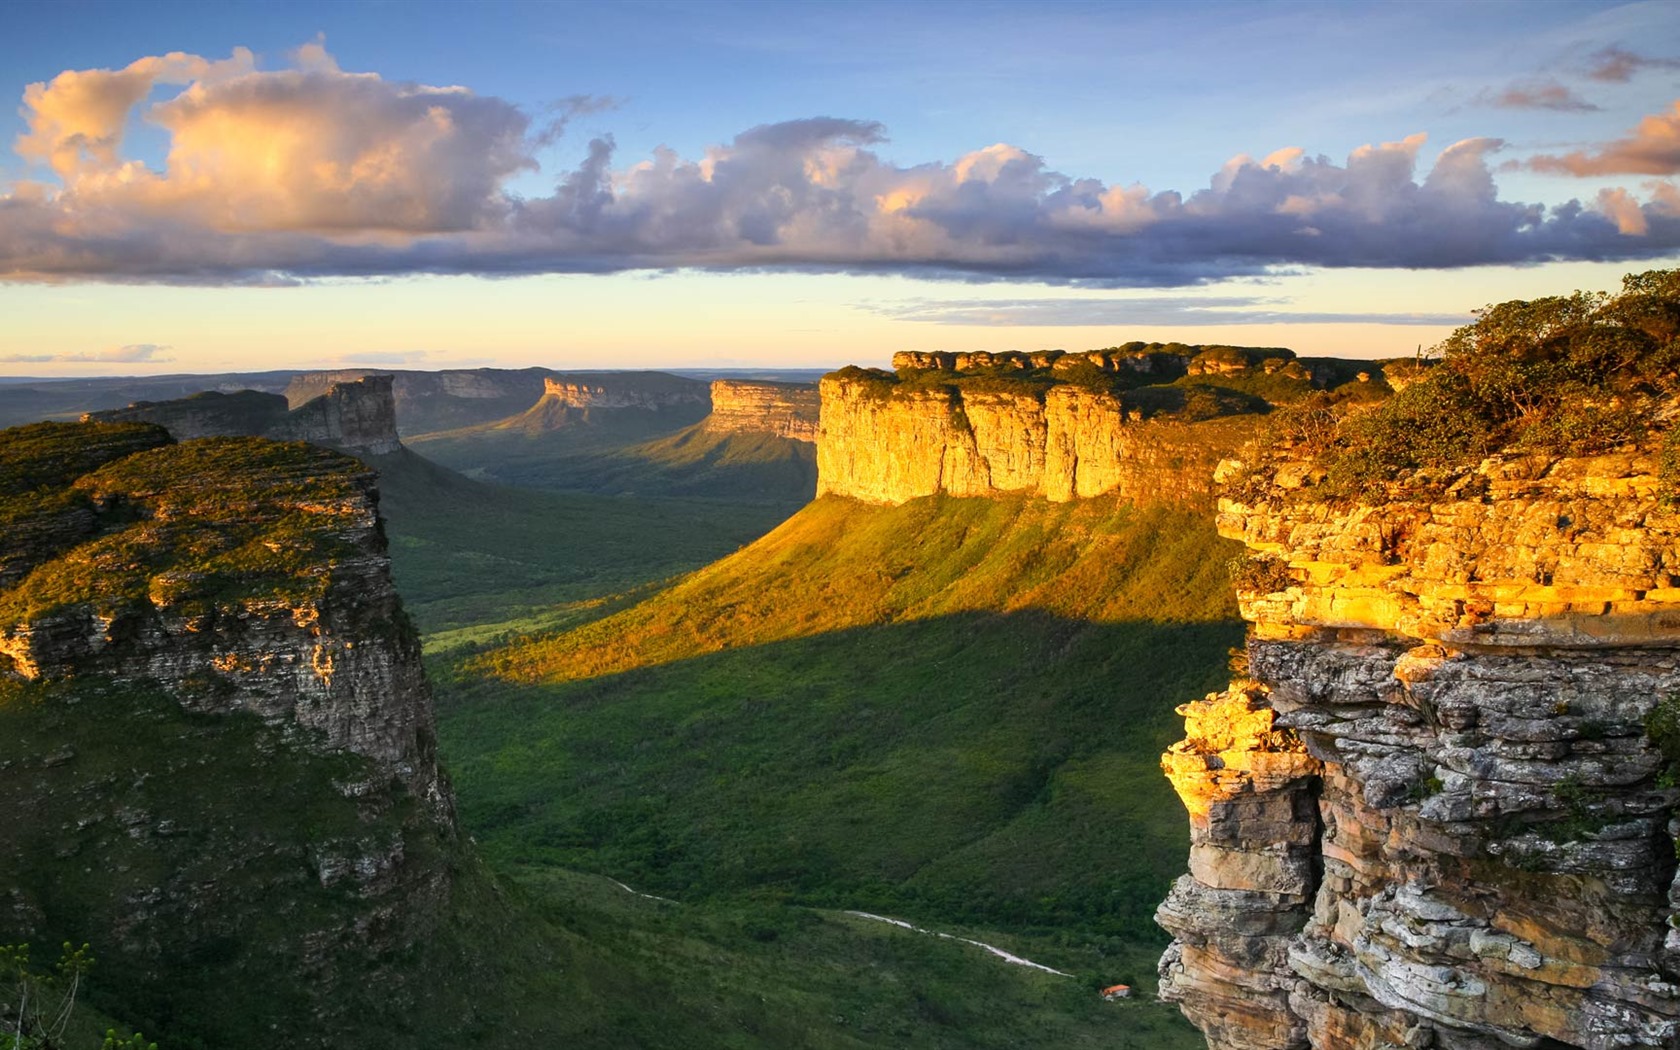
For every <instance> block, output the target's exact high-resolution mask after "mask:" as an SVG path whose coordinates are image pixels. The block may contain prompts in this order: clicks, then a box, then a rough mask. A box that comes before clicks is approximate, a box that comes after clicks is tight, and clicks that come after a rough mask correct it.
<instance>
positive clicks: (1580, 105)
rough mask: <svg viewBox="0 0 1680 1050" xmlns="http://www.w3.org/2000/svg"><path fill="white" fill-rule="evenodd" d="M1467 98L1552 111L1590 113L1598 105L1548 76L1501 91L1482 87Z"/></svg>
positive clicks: (1504, 106) (1474, 101) (1479, 102)
mask: <svg viewBox="0 0 1680 1050" xmlns="http://www.w3.org/2000/svg"><path fill="white" fill-rule="evenodd" d="M1471 102H1472V104H1474V105H1482V106H1492V107H1494V108H1495V109H1546V110H1551V111H1553V112H1556V113H1590V112H1595V111H1597V110H1598V109H1599V108H1600V107H1598V106H1595V105H1593V104H1592V103H1591V102H1588V101H1587V100H1586V99H1584V98H1582V97H1581V96H1579V95H1577V94H1576V93H1575V92H1574V90H1573V89H1571V88H1568V87H1566V86H1564V85H1563V84H1560V83H1558V82H1557V81H1555V80H1551V79H1546V80H1531V81H1523V82H1520V83H1516V84H1511V85H1509V86H1507V87H1506V88H1505V89H1504V90H1502V91H1494V90H1493V89H1491V88H1489V89H1485V90H1483V91H1481V92H1480V93H1479V94H1477V95H1476V97H1475V98H1474V99H1472V100H1471Z"/></svg>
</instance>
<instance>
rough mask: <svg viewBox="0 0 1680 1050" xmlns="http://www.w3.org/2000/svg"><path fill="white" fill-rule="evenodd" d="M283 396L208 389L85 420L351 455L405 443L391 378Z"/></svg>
mask: <svg viewBox="0 0 1680 1050" xmlns="http://www.w3.org/2000/svg"><path fill="white" fill-rule="evenodd" d="M287 404H288V402H287V400H286V398H285V397H283V396H281V395H279V394H264V393H260V392H258V391H255V390H242V391H239V392H238V393H234V394H222V393H217V392H214V391H207V392H205V393H202V394H194V395H193V396H192V397H184V398H179V399H177V400H174V401H137V402H135V403H134V404H132V405H129V406H128V407H127V408H116V409H110V410H107V411H103V412H89V413H86V414H84V415H83V416H82V421H83V422H93V423H155V424H157V425H158V426H161V427H163V428H164V429H165V430H167V431H169V434H170V436H171V437H173V438H175V440H177V441H188V440H191V439H193V438H201V437H267V438H273V439H275V440H278V441H308V442H310V443H312V444H316V445H326V446H328V447H329V448H336V449H338V450H340V451H342V452H349V453H351V454H352V455H375V456H378V455H386V454H389V453H392V452H395V451H397V450H398V449H399V448H401V447H402V442H401V440H400V439H399V438H398V437H397V411H396V402H395V400H394V398H393V396H392V389H391V377H390V376H388V375H381V376H366V377H363V378H361V379H356V380H352V381H343V382H335V383H333V384H331V385H330V386H328V387H327V389H326V392H325V393H323V394H321V395H320V396H318V397H315V398H312V399H311V400H309V401H307V402H305V403H303V404H302V405H300V406H299V407H297V408H295V409H291V410H290V411H288V410H287Z"/></svg>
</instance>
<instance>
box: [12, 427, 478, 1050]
mask: <svg viewBox="0 0 1680 1050" xmlns="http://www.w3.org/2000/svg"><path fill="white" fill-rule="evenodd" d="M0 465H3V466H0V524H3V525H4V527H3V528H0V565H3V566H4V575H3V576H0V770H6V771H7V772H6V775H5V776H4V777H0V810H3V811H4V812H5V813H7V814H8V816H7V819H6V820H5V821H3V822H0V943H16V942H19V941H32V942H35V943H57V942H58V941H60V940H73V941H75V942H76V943H81V942H82V941H88V942H91V943H93V944H95V945H96V946H97V947H96V951H97V952H98V954H99V956H100V959H101V962H100V966H99V971H100V973H99V976H98V977H97V978H96V996H95V997H96V1001H97V1002H98V1003H99V1004H100V1005H101V1007H102V1008H103V1009H106V1010H108V1011H111V1012H113V1013H115V1014H117V1015H118V1016H122V1017H124V1018H125V1019H128V1020H130V1021H131V1022H132V1023H135V1024H138V1025H143V1026H144V1030H146V1031H148V1032H155V1033H156V1034H158V1035H160V1036H162V1035H166V1034H169V1033H173V1036H172V1038H176V1039H187V1040H198V1041H200V1043H202V1045H237V1044H238V1042H239V1041H240V1038H241V1036H240V1033H242V1032H248V1031H250V1030H252V1029H253V1028H255V1029H258V1030H262V1029H266V1028H268V1026H269V1025H270V1024H273V1025H280V1024H284V1025H285V1026H286V1029H287V1031H288V1039H290V1040H295V1041H296V1042H297V1043H298V1045H302V1046H328V1045H345V1043H344V1041H343V1040H345V1039H348V1040H349V1041H350V1042H351V1043H354V1044H357V1045H376V1043H377V1042H378V1040H379V1033H382V1032H389V1031H390V1027H389V1026H390V1025H392V1024H393V1023H399V1022H396V1017H397V1015H398V1014H400V1013H401V1012H402V1011H403V1010H405V1009H411V1008H413V1006H414V1005H415V1001H416V996H417V995H419V994H421V990H420V988H419V987H418V986H417V985H416V983H415V977H416V974H415V973H414V972H413V971H412V970H411V969H406V967H409V966H410V963H409V962H405V961H404V960H405V959H408V958H410V957H409V956H405V954H404V953H407V952H410V951H411V950H415V949H416V946H417V945H421V944H423V943H424V942H425V939H426V938H427V937H428V936H430V934H431V932H432V931H433V930H435V929H436V928H437V927H438V925H439V923H441V922H442V921H443V920H444V915H445V907H446V905H447V904H448V902H449V899H450V896H451V893H452V888H451V887H452V875H451V871H452V867H451V866H452V864H454V863H456V861H455V860H451V858H457V854H458V852H459V849H460V845H459V843H458V841H457V834H456V831H455V825H454V816H453V804H452V801H451V797H450V794H449V791H448V788H447V785H446V784H445V783H444V781H443V780H442V778H441V777H440V775H439V772H438V767H437V761H436V754H435V745H434V739H435V731H434V727H433V721H432V710H431V696H430V692H429V689H428V686H427V684H426V681H425V678H424V675H423V672H422V669H421V664H420V650H419V643H418V638H417V636H416V635H415V633H414V631H413V629H412V627H410V626H409V624H408V622H407V619H406V617H405V616H404V615H403V613H402V609H401V605H400V602H399V601H398V598H397V595H396V593H395V590H394V588H393V587H392V583H391V579H390V573H389V563H388V560H387V558H386V553H385V542H384V537H383V533H382V530H381V528H380V525H379V520H378V516H377V513H376V511H377V507H376V500H375V493H374V488H373V475H372V474H371V473H370V472H369V471H368V470H367V469H366V468H365V467H363V466H362V465H361V464H360V463H358V462H357V461H355V460H353V459H350V458H348V457H346V456H343V455H340V454H338V453H335V452H331V451H328V450H325V449H320V448H315V447H312V446H308V445H303V444H295V443H292V444H283V443H277V442H272V441H266V440H263V439H259V438H209V439H204V440H201V441H193V442H189V443H185V444H175V443H173V442H172V441H171V440H170V439H169V437H168V435H167V434H166V433H165V432H164V431H163V430H162V429H161V428H158V427H155V426H144V425H136V424H99V423H83V424H40V425H38V426H34V427H27V428H19V429H17V430H11V431H3V432H0ZM457 859H458V858H457ZM405 1004H406V1005H405ZM370 1040H371V1041H370Z"/></svg>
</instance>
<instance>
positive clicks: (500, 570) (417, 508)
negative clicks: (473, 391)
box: [370, 452, 790, 648]
mask: <svg viewBox="0 0 1680 1050" xmlns="http://www.w3.org/2000/svg"><path fill="white" fill-rule="evenodd" d="M370 462H372V463H373V464H374V466H376V467H377V468H378V470H379V472H380V482H379V487H380V511H381V513H382V514H384V516H385V518H386V528H387V531H388V533H389V537H390V541H391V562H392V572H393V575H394V576H395V577H396V580H397V586H398V589H399V590H400V591H401V592H402V595H403V599H404V604H405V606H406V607H407V609H408V610H409V612H410V614H411V615H413V616H414V619H415V622H416V623H417V624H418V625H419V627H420V630H421V632H422V634H423V635H425V637H426V642H427V645H428V647H429V648H448V647H450V646H452V645H457V644H461V643H463V642H474V641H483V640H486V639H489V638H493V637H496V636H498V635H501V634H505V633H507V632H509V631H512V630H525V631H529V630H535V629H537V628H539V627H551V626H554V625H556V624H562V623H567V622H572V621H575V620H577V619H580V618H588V617H591V616H594V615H599V612H600V609H601V604H602V603H603V602H604V601H608V600H610V599H611V598H612V597H613V596H615V595H618V594H621V593H623V592H630V591H635V590H636V589H637V588H642V587H645V586H647V585H649V584H652V583H656V582H658V581H662V580H666V579H669V578H670V577H673V576H676V575H678V574H680V573H683V572H687V571H690V570H692V569H694V568H697V567H699V566H701V565H704V564H706V563H707V562H710V561H713V560H715V559H717V558H720V557H723V556H724V555H726V554H729V553H732V552H734V551H735V550H737V549H739V548H740V547H742V546H744V545H746V544H748V543H751V542H752V541H753V540H754V539H756V538H757V537H759V536H760V535H762V534H764V533H765V532H767V531H768V530H769V529H771V528H773V527H774V526H775V525H776V524H777V523H778V522H780V521H781V520H782V519H783V518H785V517H786V516H787V515H788V513H790V511H789V510H788V509H786V508H782V507H777V506H765V505H737V504H730V503H724V502H719V501H704V500H655V499H637V500H631V499H619V498H612V497H605V496H590V495H582V494H571V493H567V494H561V493H551V492H538V491H533V490H530V489H515V488H507V487H503V486H499V485H488V484H484V483H482V482H475V481H471V480H468V479H467V478H464V477H462V476H461V475H460V474H457V473H455V472H454V471H452V470H448V469H445V468H442V467H439V466H438V465H437V464H434V463H431V462H428V461H427V460H426V459H424V458H422V457H421V456H418V455H415V454H413V453H411V452H400V453H397V454H396V455H392V456H382V457H376V458H374V459H373V460H371V461H370Z"/></svg>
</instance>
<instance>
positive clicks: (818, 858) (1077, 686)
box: [440, 499, 1241, 1045]
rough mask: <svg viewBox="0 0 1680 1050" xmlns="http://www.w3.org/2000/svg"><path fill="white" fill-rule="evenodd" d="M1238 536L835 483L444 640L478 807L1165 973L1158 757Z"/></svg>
mask: <svg viewBox="0 0 1680 1050" xmlns="http://www.w3.org/2000/svg"><path fill="white" fill-rule="evenodd" d="M1225 546H1226V545H1225V544H1224V543H1223V542H1222V541H1219V540H1217V539H1216V538H1215V537H1214V536H1213V533H1212V529H1211V527H1210V526H1209V525H1208V524H1207V523H1205V522H1199V521H1197V520H1195V519H1194V518H1193V517H1191V516H1190V515H1187V514H1183V513H1178V512H1171V511H1166V510H1160V509H1156V510H1148V511H1144V510H1136V509H1132V508H1127V507H1124V506H1121V505H1117V504H1116V503H1114V502H1113V501H1110V500H1091V501H1081V502H1079V503H1073V504H1062V505H1055V504H1047V503H1044V502H1042V501H1035V500H1025V499H1021V500H951V499H930V500H920V501H915V502H913V503H910V504H906V505H904V506H902V507H895V508H877V507H868V506H864V505H860V504H857V503H853V502H851V501H846V500H821V501H818V502H817V503H815V504H813V505H812V506H811V507H809V508H807V509H806V510H805V511H803V512H801V513H800V514H799V515H798V516H796V517H795V518H794V519H792V520H791V521H789V522H788V523H787V524H785V525H783V526H782V527H781V528H779V529H778V530H777V531H776V532H774V533H772V534H771V535H770V536H768V537H766V538H765V539H763V540H761V541H760V542H759V543H757V544H755V545H754V546H752V547H750V548H748V549H747V550H745V551H742V552H741V553H739V554H737V555H735V556H733V557H730V558H727V559H725V560H724V561H722V562H720V563H719V564H717V565H715V566H711V567H709V568H708V569H706V570H704V571H702V572H700V573H697V574H695V575H694V576H692V577H690V578H688V579H687V580H685V581H683V582H681V583H679V584H678V585H676V586H675V587H673V588H671V589H670V590H668V591H666V592H663V593H661V594H660V595H657V596H655V597H654V598H651V599H649V600H648V601H646V602H644V603H642V604H640V605H638V606H636V607H633V608H631V609H627V610H625V611H622V612H620V613H617V614H615V615H613V616H611V617H608V618H606V619H604V620H600V621H597V622H595V623H592V624H588V625H585V626H582V627H578V628H575V629H573V630H571V631H568V632H565V633H562V634H559V635H554V636H545V637H540V638H534V639H531V640H530V641H527V642H524V643H520V644H517V645H514V646H511V647H506V648H500V649H496V650H492V651H490V652H487V653H486V654H484V655H482V656H480V657H476V658H468V659H466V660H463V661H460V662H458V663H455V664H454V665H453V666H452V667H450V668H448V669H447V670H446V671H445V677H446V680H445V682H444V683H443V684H442V685H441V686H440V689H441V693H440V717H441V726H440V733H441V738H442V743H443V747H444V749H445V752H446V753H447V754H448V755H449V756H450V761H451V766H452V769H453V771H454V773H455V777H456V783H457V786H458V789H459V791H460V795H461V800H462V812H463V817H464V819H465V820H466V822H467V824H468V826H469V827H471V828H472V829H473V832H474V834H475V835H476V836H477V837H478V839H479V841H480V842H481V843H482V844H483V845H484V847H485V848H486V850H487V852H488V855H489V856H490V857H491V858H492V859H493V860H494V861H495V862H496V863H498V864H500V865H518V866H520V867H522V868H535V869H542V870H546V869H550V868H554V867H561V868H574V869H582V870H589V871H596V872H600V873H602V874H606V875H611V876H613V877H616V878H622V879H625V880H627V881H629V882H631V883H632V884H635V885H636V886H637V887H638V889H645V890H648V891H649V892H654V893H658V894H660V895H662V896H670V897H674V898H676V899H679V900H683V901H685V902H691V903H696V902H706V901H710V902H713V903H712V904H711V905H709V906H714V907H715V906H722V902H730V901H736V902H739V901H751V902H757V903H759V904H761V905H766V906H767V905H769V904H776V903H778V902H786V903H798V904H806V905H815V906H825V907H862V908H866V909H869V910H875V911H883V912H886V913H889V914H897V915H900V916H901V917H907V918H911V919H915V920H918V921H921V922H923V923H931V922H939V923H944V924H946V926H947V927H953V926H954V927H958V928H965V929H975V930H983V931H988V935H987V936H985V937H983V938H982V939H987V940H991V941H992V942H993V943H1002V944H1004V945H1005V946H1010V947H1013V948H1015V949H1016V950H1018V951H1021V952H1022V953H1023V954H1027V955H1029V956H1030V957H1032V958H1035V959H1039V960H1040V961H1043V962H1046V963H1048V964H1049V965H1054V966H1058V968H1062V969H1068V970H1072V971H1076V972H1079V973H1082V974H1085V975H1087V976H1088V977H1089V979H1090V980H1091V981H1101V980H1108V981H1113V980H1121V979H1131V980H1134V981H1136V982H1137V983H1140V984H1145V985H1148V984H1150V983H1152V982H1151V981H1150V980H1149V977H1150V974H1151V971H1152V969H1153V960H1154V957H1155V956H1156V955H1157V954H1158V952H1159V949H1160V947H1161V945H1162V944H1163V943H1164V937H1163V936H1162V935H1161V934H1160V932H1159V931H1158V930H1157V929H1156V928H1155V927H1154V925H1153V923H1152V921H1151V919H1150V916H1151V915H1152V913H1153V910H1154V907H1155V905H1156V904H1157V903H1158V902H1159V900H1160V899H1161V896H1162V894H1163V893H1164V891H1165V888H1166V885H1167V883H1168V882H1169V881H1170V879H1171V878H1172V877H1173V876H1174V875H1176V874H1177V873H1178V872H1179V871H1181V870H1182V864H1183V852H1184V848H1185V847H1184V842H1183V839H1184V830H1183V819H1182V812H1181V810H1180V809H1179V807H1178V805H1177V802H1176V800H1175V799H1174V798H1173V797H1172V794H1171V791H1170V789H1169V788H1168V787H1167V785H1166V783H1165V781H1164V780H1162V778H1161V777H1160V776H1159V774H1158V771H1157V770H1156V763H1157V756H1158V755H1159V753H1160V751H1161V750H1162V748H1163V747H1164V746H1165V745H1166V744H1167V743H1168V742H1170V740H1172V739H1173V738H1174V737H1175V736H1176V734H1177V731H1178V726H1177V725H1176V722H1175V720H1174V718H1173V715H1172V708H1173V706H1174V705H1175V704H1176V703H1179V702H1182V701H1183V700H1185V699H1190V698H1193V697H1196V696H1199V695H1201V694H1202V693H1203V692H1205V691H1207V690H1208V689H1210V688H1213V687H1215V686H1217V685H1218V684H1220V683H1219V682H1217V681H1216V679H1217V678H1218V677H1219V676H1220V674H1221V672H1222V671H1223V666H1224V660H1225V653H1226V650H1227V649H1228V647H1230V646H1231V645H1232V644H1234V643H1235V642H1236V641H1238V640H1239V639H1240V637H1241V629H1240V626H1239V625H1237V624H1236V623H1235V622H1234V609H1232V608H1231V604H1230V598H1229V596H1228V586H1227V583H1226V580H1225V576H1224V569H1223V566H1224V563H1225V561H1226V560H1227V559H1228V552H1227V551H1226V550H1225ZM999 931H1001V932H999ZM1041 956H1047V957H1044V958H1041ZM1160 1045H1166V1044H1164V1043H1163V1044H1160Z"/></svg>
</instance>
